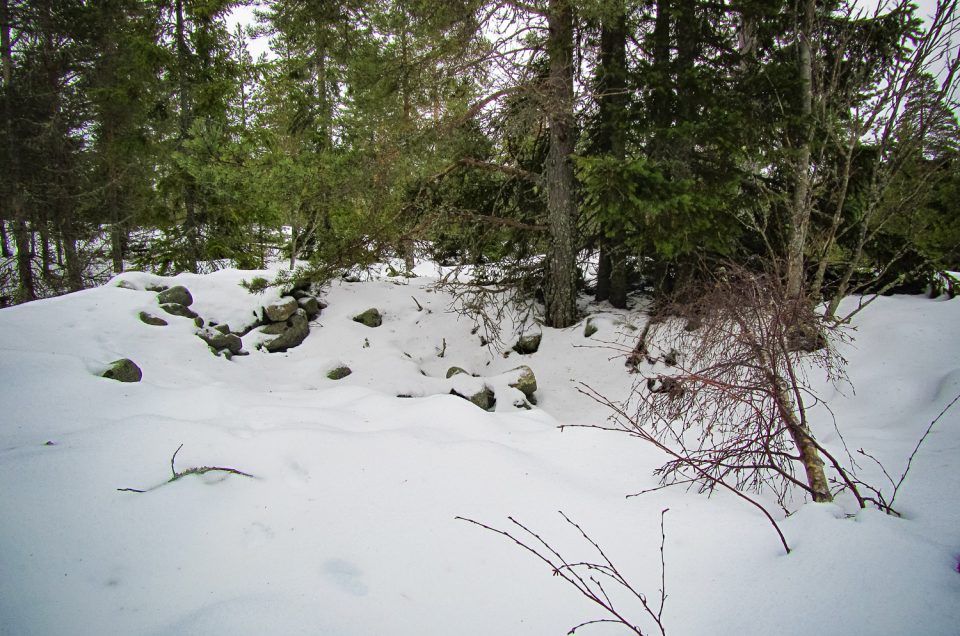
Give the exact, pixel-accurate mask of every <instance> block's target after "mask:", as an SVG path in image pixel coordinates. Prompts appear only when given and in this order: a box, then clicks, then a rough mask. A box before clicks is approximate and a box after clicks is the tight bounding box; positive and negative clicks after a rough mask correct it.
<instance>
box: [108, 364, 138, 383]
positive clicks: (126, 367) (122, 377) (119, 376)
mask: <svg viewBox="0 0 960 636" xmlns="http://www.w3.org/2000/svg"><path fill="white" fill-rule="evenodd" d="M100 377H103V378H107V379H109V380H116V381H117V382H139V381H140V380H141V379H142V378H143V371H141V370H140V367H138V366H137V365H136V363H135V362H134V361H133V360H131V359H129V358H121V359H120V360H114V361H113V362H111V363H110V368H108V369H107V370H106V371H104V372H103V373H101V374H100Z"/></svg>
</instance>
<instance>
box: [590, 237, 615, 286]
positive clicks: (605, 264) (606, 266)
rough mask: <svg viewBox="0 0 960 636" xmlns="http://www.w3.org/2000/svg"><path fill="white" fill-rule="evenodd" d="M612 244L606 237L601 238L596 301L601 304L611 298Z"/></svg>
mask: <svg viewBox="0 0 960 636" xmlns="http://www.w3.org/2000/svg"><path fill="white" fill-rule="evenodd" d="M610 269H611V266H610V243H609V241H608V239H607V237H606V236H602V237H601V238H600V257H599V260H598V262H597V289H596V291H595V292H594V296H593V297H594V299H595V300H596V301H597V302H601V301H604V300H607V299H609V298H610Z"/></svg>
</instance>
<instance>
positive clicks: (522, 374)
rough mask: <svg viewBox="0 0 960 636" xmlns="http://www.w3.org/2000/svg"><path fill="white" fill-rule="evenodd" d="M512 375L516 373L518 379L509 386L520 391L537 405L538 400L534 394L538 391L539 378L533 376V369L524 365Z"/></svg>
mask: <svg viewBox="0 0 960 636" xmlns="http://www.w3.org/2000/svg"><path fill="white" fill-rule="evenodd" d="M510 373H515V374H516V379H515V380H514V381H513V382H510V383H509V385H508V386H512V387H513V388H515V389H519V390H520V391H521V392H522V393H523V394H524V395H525V396H526V397H527V399H528V400H530V402H531V403H532V404H536V403H537V399H536V398H535V397H534V395H533V394H534V393H535V392H536V390H537V377H536V376H535V375H533V369H531V368H530V367H528V366H526V365H523V366H519V367H517V368H516V369H514V370H513V371H510Z"/></svg>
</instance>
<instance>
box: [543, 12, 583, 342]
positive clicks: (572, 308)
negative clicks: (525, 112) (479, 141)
mask: <svg viewBox="0 0 960 636" xmlns="http://www.w3.org/2000/svg"><path fill="white" fill-rule="evenodd" d="M547 23H548V26H549V36H548V39H547V51H548V53H549V56H550V72H549V76H548V78H547V86H546V90H545V95H544V107H545V109H546V114H547V122H548V124H549V126H550V148H549V150H548V152H547V165H546V170H545V173H544V182H545V183H544V185H545V187H546V192H547V225H548V226H549V228H550V230H549V231H550V238H551V245H550V250H549V251H548V253H547V264H546V272H547V278H546V281H545V289H544V292H545V293H544V299H545V301H546V324H547V325H548V326H550V327H558V328H562V327H569V326H570V325H572V324H573V323H574V322H576V320H577V305H576V278H577V277H576V269H577V268H576V241H575V239H576V237H575V233H576V203H575V200H574V194H575V193H574V188H575V184H574V173H573V163H572V160H571V155H572V154H573V149H574V143H575V141H576V140H575V138H574V135H575V129H574V117H573V108H574V103H573V13H572V10H571V7H570V2H569V0H550V1H549V3H548V9H547Z"/></svg>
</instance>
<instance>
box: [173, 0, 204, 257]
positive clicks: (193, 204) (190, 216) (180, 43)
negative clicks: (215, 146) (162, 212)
mask: <svg viewBox="0 0 960 636" xmlns="http://www.w3.org/2000/svg"><path fill="white" fill-rule="evenodd" d="M175 12H176V37H177V42H176V46H177V49H176V51H177V52H176V57H177V73H178V77H177V79H178V83H179V87H178V88H179V90H180V104H179V106H180V113H179V125H180V139H179V145H180V149H181V150H182V149H183V144H184V142H185V141H186V140H187V138H188V137H189V135H190V126H191V125H192V124H193V113H192V110H193V106H192V103H191V96H190V79H189V75H188V73H187V61H188V60H187V58H188V56H189V49H188V48H187V40H186V34H185V26H184V21H183V20H184V19H183V0H177V1H176V6H175ZM181 176H182V178H183V180H184V184H183V207H184V214H185V218H184V222H183V226H184V231H185V234H186V237H187V266H188V268H189V269H190V271H191V272H194V273H196V271H197V262H198V261H199V260H200V237H199V227H198V226H197V194H196V187H195V185H194V183H193V176H192V175H190V174H189V173H187V172H186V171H184V173H183V174H182V175H181Z"/></svg>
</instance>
